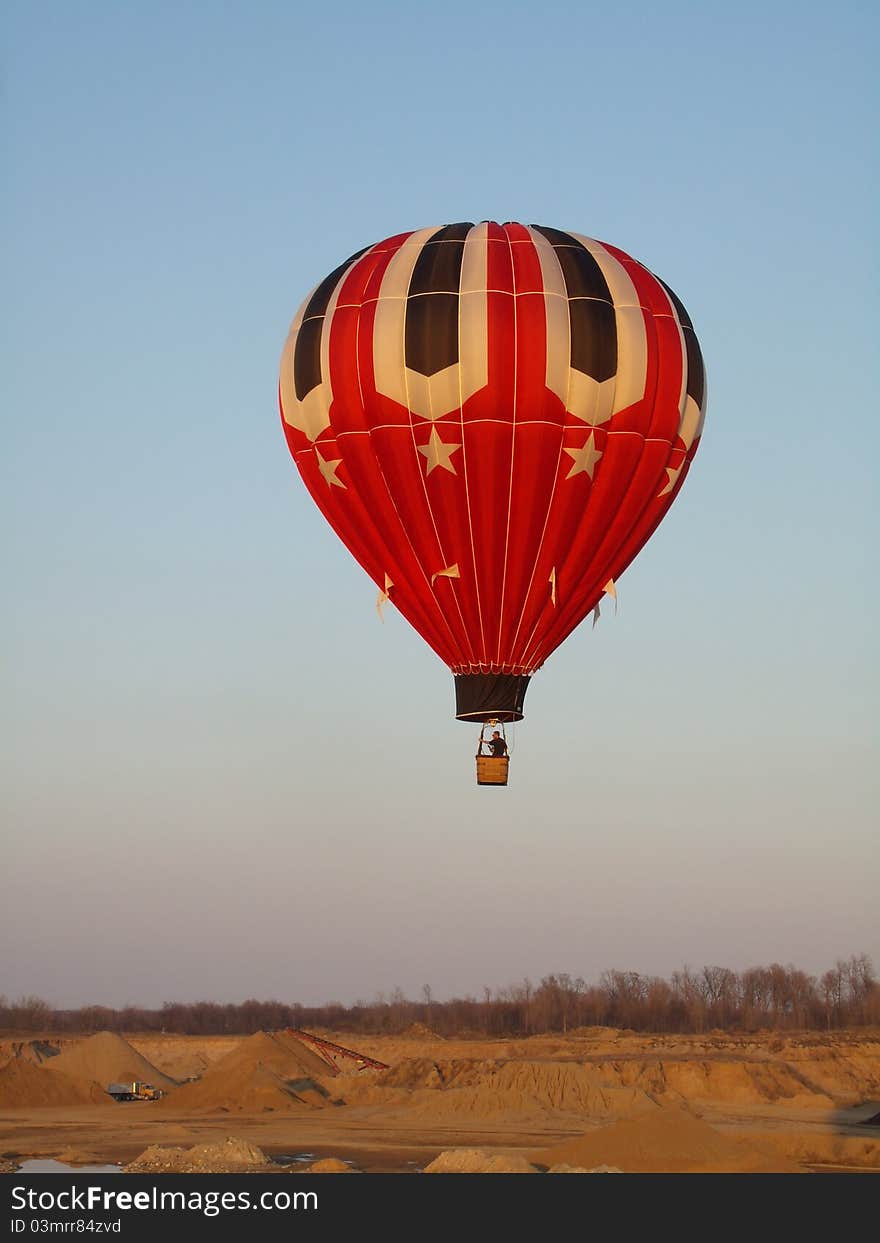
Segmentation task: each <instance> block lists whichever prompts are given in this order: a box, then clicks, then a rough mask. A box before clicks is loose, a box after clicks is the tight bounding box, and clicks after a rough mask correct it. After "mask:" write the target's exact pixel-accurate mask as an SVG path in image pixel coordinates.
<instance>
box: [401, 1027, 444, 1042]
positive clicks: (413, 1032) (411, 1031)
mask: <svg viewBox="0 0 880 1243" xmlns="http://www.w3.org/2000/svg"><path fill="white" fill-rule="evenodd" d="M400 1039H401V1040H445V1039H446V1037H445V1036H438V1035H437V1033H436V1032H434V1031H431V1029H430V1027H426V1026H425V1024H424V1023H410V1025H409V1027H408V1028H407V1029H406V1031H403V1032H401V1033H400Z"/></svg>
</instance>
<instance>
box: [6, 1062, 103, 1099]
mask: <svg viewBox="0 0 880 1243" xmlns="http://www.w3.org/2000/svg"><path fill="white" fill-rule="evenodd" d="M112 1104H114V1101H113V1098H112V1097H110V1096H108V1095H107V1093H106V1092H105V1091H104V1089H103V1088H102V1087H101V1085H100V1084H98V1083H95V1082H94V1081H92V1080H89V1079H83V1078H77V1077H75V1076H73V1075H67V1074H65V1073H64V1072H63V1071H55V1070H49V1069H47V1068H46V1067H44V1066H38V1065H37V1064H36V1063H35V1062H32V1061H31V1060H30V1059H29V1058H25V1057H22V1058H16V1059H15V1060H14V1061H12V1062H9V1063H7V1065H6V1066H4V1067H3V1068H2V1069H0V1105H2V1106H3V1107H4V1108H6V1109H27V1108H38V1109H39V1108H42V1107H44V1106H46V1105H56V1106H58V1105H60V1106H64V1105H112Z"/></svg>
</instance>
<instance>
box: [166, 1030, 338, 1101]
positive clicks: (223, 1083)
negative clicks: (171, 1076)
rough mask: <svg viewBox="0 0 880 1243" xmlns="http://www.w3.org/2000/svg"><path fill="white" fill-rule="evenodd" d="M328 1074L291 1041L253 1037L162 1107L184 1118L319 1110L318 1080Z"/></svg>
mask: <svg viewBox="0 0 880 1243" xmlns="http://www.w3.org/2000/svg"><path fill="white" fill-rule="evenodd" d="M329 1074H330V1072H329V1068H328V1066H327V1065H326V1063H325V1062H324V1061H322V1059H321V1058H319V1057H318V1055H317V1054H316V1053H313V1052H312V1051H311V1050H310V1049H307V1048H306V1047H305V1045H304V1044H302V1042H301V1041H299V1040H297V1039H296V1037H295V1036H288V1035H287V1034H286V1033H284V1032H257V1033H256V1034H255V1035H253V1036H249V1037H248V1038H247V1040H243V1041H242V1042H241V1044H240V1045H238V1046H237V1047H236V1048H235V1049H233V1050H232V1051H231V1052H230V1053H227V1054H226V1056H225V1057H222V1058H220V1059H219V1060H218V1061H216V1062H214V1064H213V1065H212V1066H211V1067H210V1068H209V1069H208V1070H207V1071H205V1074H204V1075H203V1076H202V1078H201V1079H199V1080H197V1081H196V1082H195V1083H187V1084H184V1086H183V1087H181V1088H178V1089H177V1091H176V1092H175V1093H174V1094H173V1096H172V1097H168V1098H167V1099H166V1100H164V1101H163V1102H162V1107H163V1108H167V1109H173V1110H175V1111H184V1112H187V1113H190V1112H192V1113H233V1112H234V1113H245V1112H247V1113H253V1112H258V1113H265V1112H269V1111H272V1110H282V1111H284V1110H296V1109H302V1108H304V1107H306V1108H307V1107H309V1106H316V1107H322V1106H324V1105H326V1104H328V1103H329V1102H330V1093H329V1092H328V1091H327V1089H326V1088H325V1087H324V1085H323V1083H322V1082H321V1080H322V1079H323V1078H324V1077H326V1076H328V1075H329Z"/></svg>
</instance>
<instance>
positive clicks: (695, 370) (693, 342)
mask: <svg viewBox="0 0 880 1243" xmlns="http://www.w3.org/2000/svg"><path fill="white" fill-rule="evenodd" d="M682 332H683V333H684V344H685V349H686V350H687V367H688V380H687V393H688V397H693V399H694V401H695V402H696V403H697V405H698V407H699V408H700V409H701V410H702V408H703V400H704V398H705V396H706V371H705V368H704V366H703V354H702V351H701V349H700V343H699V341H698V340H697V334H696V333H695V332H694V330H693V328H684V327H683V328H682Z"/></svg>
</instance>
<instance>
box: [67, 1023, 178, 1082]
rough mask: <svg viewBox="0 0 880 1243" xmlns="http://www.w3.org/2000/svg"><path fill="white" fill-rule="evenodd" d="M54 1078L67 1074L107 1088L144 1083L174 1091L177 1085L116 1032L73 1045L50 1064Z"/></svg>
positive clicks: (99, 1035) (104, 1033) (98, 1035)
mask: <svg viewBox="0 0 880 1243" xmlns="http://www.w3.org/2000/svg"><path fill="white" fill-rule="evenodd" d="M46 1068H47V1070H50V1071H51V1072H52V1073H53V1074H56V1073H58V1072H59V1071H63V1072H64V1073H65V1074H67V1075H73V1076H74V1077H76V1078H81V1079H94V1080H96V1082H98V1083H100V1084H101V1086H102V1087H103V1088H106V1087H107V1085H108V1083H125V1082H127V1081H129V1080H134V1079H140V1080H142V1081H143V1082H144V1083H152V1084H153V1086H154V1087H156V1088H165V1089H168V1088H173V1087H175V1086H176V1085H175V1081H174V1080H173V1079H170V1078H169V1077H168V1076H167V1075H163V1074H162V1072H161V1070H159V1069H158V1068H157V1067H155V1066H154V1065H153V1064H152V1062H148V1061H147V1059H146V1058H145V1057H143V1056H142V1054H140V1053H138V1051H137V1049H133V1048H132V1047H131V1045H130V1044H129V1043H128V1041H127V1040H124V1039H123V1038H122V1036H117V1035H116V1034H115V1033H114V1032H98V1033H97V1035H94V1036H89V1037H88V1038H87V1039H86V1040H79V1041H77V1042H76V1044H72V1045H69V1046H68V1047H67V1048H65V1049H64V1050H63V1051H62V1052H61V1053H59V1054H58V1056H57V1057H53V1058H50V1060H49V1061H48V1062H46Z"/></svg>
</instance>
